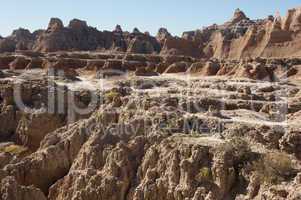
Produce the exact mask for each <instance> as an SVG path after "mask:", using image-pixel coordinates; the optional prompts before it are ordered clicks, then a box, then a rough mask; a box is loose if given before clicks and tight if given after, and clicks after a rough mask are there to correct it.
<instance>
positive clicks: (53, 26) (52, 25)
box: [47, 18, 64, 30]
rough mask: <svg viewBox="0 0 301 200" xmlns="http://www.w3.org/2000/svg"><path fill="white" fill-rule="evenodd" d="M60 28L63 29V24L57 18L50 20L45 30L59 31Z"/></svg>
mask: <svg viewBox="0 0 301 200" xmlns="http://www.w3.org/2000/svg"><path fill="white" fill-rule="evenodd" d="M62 28H64V24H63V22H62V20H60V19H59V18H51V19H50V22H49V24H48V28H47V29H48V30H60V29H62Z"/></svg>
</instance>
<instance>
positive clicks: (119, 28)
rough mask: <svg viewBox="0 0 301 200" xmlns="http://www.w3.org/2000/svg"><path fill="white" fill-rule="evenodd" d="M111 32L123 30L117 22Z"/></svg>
mask: <svg viewBox="0 0 301 200" xmlns="http://www.w3.org/2000/svg"><path fill="white" fill-rule="evenodd" d="M113 32H116V33H122V32H123V31H122V28H121V26H120V25H119V24H117V25H116V27H115V29H114V31H113Z"/></svg>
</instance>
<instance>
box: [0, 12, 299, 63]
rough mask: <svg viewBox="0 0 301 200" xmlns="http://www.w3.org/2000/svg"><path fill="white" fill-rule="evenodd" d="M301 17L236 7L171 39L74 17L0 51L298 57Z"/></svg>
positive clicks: (4, 44)
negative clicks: (228, 15)
mask: <svg viewBox="0 0 301 200" xmlns="http://www.w3.org/2000/svg"><path fill="white" fill-rule="evenodd" d="M300 19H301V9H300V8H295V9H291V10H289V11H288V13H287V15H286V16H285V17H280V16H276V17H273V16H269V17H267V18H266V19H261V20H251V19H249V18H248V17H247V16H246V15H245V14H244V13H243V12H242V11H241V10H239V9H237V10H236V11H235V13H234V16H233V18H232V19H231V20H230V21H228V22H226V23H224V24H222V25H212V26H209V27H205V28H203V29H198V30H196V31H189V32H184V33H183V35H182V37H173V36H172V35H171V34H170V33H169V32H168V31H167V29H165V28H161V29H160V30H159V32H158V34H157V37H152V36H150V35H149V33H147V32H146V33H141V32H140V31H139V30H138V29H137V28H135V29H134V30H133V32H132V33H129V32H124V31H122V29H121V27H120V26H119V25H117V26H116V29H115V30H113V31H98V30H97V29H96V28H93V27H90V26H88V25H87V23H86V22H85V21H81V20H78V19H74V20H72V21H70V23H69V25H68V26H67V27H64V25H63V23H62V21H61V20H60V19H56V18H53V19H51V20H50V22H49V25H48V28H47V29H46V30H38V31H35V32H33V33H30V32H29V31H28V30H25V29H19V30H16V31H14V32H13V34H12V35H11V36H9V37H7V38H1V39H0V52H13V51H17V50H34V51H38V52H54V51H71V50H72V51H74V50H77V51H89V50H90V51H91V50H92V51H93V50H110V51H119V52H131V53H145V54H152V53H161V54H163V55H166V54H173V55H175V54H176V55H186V56H193V57H203V58H212V57H215V58H229V59H240V58H255V57H297V56H300V55H301V52H300V47H301V46H300V40H301V35H300V29H301V28H300V27H301V20H300Z"/></svg>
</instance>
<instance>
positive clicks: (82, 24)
mask: <svg viewBox="0 0 301 200" xmlns="http://www.w3.org/2000/svg"><path fill="white" fill-rule="evenodd" d="M68 27H69V28H72V29H83V28H86V27H88V25H87V22H86V21H83V20H79V19H73V20H71V21H70V22H69V26H68Z"/></svg>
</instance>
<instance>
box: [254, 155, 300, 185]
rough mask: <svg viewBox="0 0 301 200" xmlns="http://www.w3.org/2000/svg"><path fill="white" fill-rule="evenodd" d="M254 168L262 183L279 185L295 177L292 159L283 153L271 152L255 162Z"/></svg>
mask: <svg viewBox="0 0 301 200" xmlns="http://www.w3.org/2000/svg"><path fill="white" fill-rule="evenodd" d="M253 168H254V170H255V173H256V174H257V176H258V177H259V178H260V180H261V182H265V183H272V184H277V183H280V182H282V181H285V180H288V179H290V178H292V177H294V175H295V173H296V172H295V170H294V167H293V163H292V160H291V158H290V157H289V156H288V155H287V154H285V153H281V152H271V153H268V154H266V155H264V156H263V157H262V158H261V159H259V160H258V161H256V162H254V164H253Z"/></svg>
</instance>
